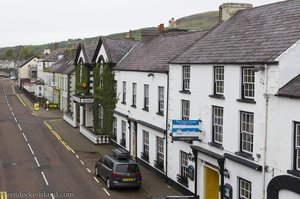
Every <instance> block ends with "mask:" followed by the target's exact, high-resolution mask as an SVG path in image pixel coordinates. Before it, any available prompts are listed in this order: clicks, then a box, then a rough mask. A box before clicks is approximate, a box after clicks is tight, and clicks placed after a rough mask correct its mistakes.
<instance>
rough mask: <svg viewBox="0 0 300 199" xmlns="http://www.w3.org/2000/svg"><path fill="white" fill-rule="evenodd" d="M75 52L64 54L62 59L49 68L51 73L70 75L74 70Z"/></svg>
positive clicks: (69, 51)
mask: <svg viewBox="0 0 300 199" xmlns="http://www.w3.org/2000/svg"><path fill="white" fill-rule="evenodd" d="M75 53H76V51H75V50H68V51H65V52H64V57H63V58H61V59H60V60H59V61H57V62H56V63H54V64H53V65H51V66H50V70H51V72H53V73H62V74H71V73H72V72H73V71H74V70H75V65H74V59H75Z"/></svg>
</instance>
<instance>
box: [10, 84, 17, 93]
mask: <svg viewBox="0 0 300 199" xmlns="http://www.w3.org/2000/svg"><path fill="white" fill-rule="evenodd" d="M11 88H12V90H13V93H14V94H16V91H15V87H14V86H13V85H11Z"/></svg>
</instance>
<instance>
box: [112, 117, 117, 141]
mask: <svg viewBox="0 0 300 199" xmlns="http://www.w3.org/2000/svg"><path fill="white" fill-rule="evenodd" d="M117 124H118V118H117V117H114V123H113V132H112V134H113V136H117V130H118V126H117Z"/></svg>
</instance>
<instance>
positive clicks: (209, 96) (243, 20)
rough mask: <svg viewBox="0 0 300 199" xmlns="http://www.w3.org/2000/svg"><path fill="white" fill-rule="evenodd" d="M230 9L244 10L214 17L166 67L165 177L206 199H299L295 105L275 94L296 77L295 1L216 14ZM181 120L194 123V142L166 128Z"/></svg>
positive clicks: (299, 24)
mask: <svg viewBox="0 0 300 199" xmlns="http://www.w3.org/2000/svg"><path fill="white" fill-rule="evenodd" d="M231 6H234V9H235V10H236V7H238V6H241V8H242V9H244V8H245V7H247V8H248V9H245V10H242V11H239V12H237V13H236V14H235V15H234V16H232V17H231V18H229V19H227V18H226V19H222V18H221V21H223V22H222V23H220V24H219V25H218V26H217V27H215V28H214V29H212V30H211V31H209V32H208V33H207V34H206V35H205V36H204V37H203V38H201V39H200V40H199V41H198V42H197V43H196V44H195V45H193V46H192V47H190V48H189V49H188V50H187V51H185V52H184V53H182V54H181V55H180V56H179V57H177V58H176V59H175V60H173V61H172V62H171V65H170V67H169V107H170V108H169V116H168V123H169V124H171V130H170V132H169V133H170V134H171V135H173V138H171V139H168V140H169V143H168V146H169V148H168V151H169V156H168V160H167V161H168V162H169V168H168V177H169V178H171V180H172V181H174V182H175V184H176V185H178V186H179V187H181V188H183V189H185V190H186V191H187V192H190V193H193V194H194V195H195V196H197V197H200V198H205V199H208V198H221V199H223V198H225V199H227V198H243V199H257V198H268V199H271V198H292V197H294V198H299V195H297V194H299V189H296V188H295V187H299V186H300V181H299V174H298V169H297V164H298V162H297V160H298V159H297V157H298V156H297V154H298V153H297V149H298V148H297V146H298V145H297V144H293V143H294V142H295V138H296V137H297V135H298V134H297V127H298V125H297V124H298V121H299V114H297V111H296V110H295V111H292V110H290V109H295V108H294V106H296V104H297V102H296V103H294V102H292V101H293V100H290V101H289V100H282V99H281V98H280V99H279V98H278V97H277V96H276V95H277V93H278V90H279V89H280V88H281V87H283V86H284V85H285V84H287V83H288V82H289V81H290V80H291V79H293V78H294V77H296V76H297V75H298V74H299V72H300V67H299V63H300V48H299V39H300V12H299V11H300V10H299V8H300V1H299V0H290V1H284V2H279V3H275V4H270V5H265V6H260V7H256V8H251V6H247V5H245V6H243V5H241V4H224V5H223V6H221V7H220V9H221V10H220V13H224V12H223V11H224V9H226V10H225V11H229V13H230V12H231V11H230V7H231ZM221 16H222V15H221ZM223 16H224V14H223ZM279 94H280V93H279ZM283 103H290V104H289V105H287V106H284V104H283ZM288 110H289V111H288ZM288 112H289V113H291V116H288V117H287V115H286V113H288ZM185 120H187V121H190V120H196V121H200V126H199V127H198V128H200V132H199V135H198V138H197V139H195V138H193V139H192V138H191V137H189V136H186V137H184V136H185V135H184V133H183V134H182V137H183V138H184V140H183V138H182V139H181V141H176V140H175V139H174V138H175V137H174V135H175V134H176V133H178V131H177V130H176V129H178V127H177V126H176V128H174V127H173V126H172V122H173V125H174V124H176V123H174V121H185ZM180 128H182V129H183V130H182V132H184V130H185V129H186V128H187V127H186V126H181V127H180ZM188 128H191V127H188ZM174 129H175V130H174ZM279 129H280V130H279ZM295 131H296V133H295ZM182 132H181V133H182ZM283 133H286V135H283ZM270 136H271V137H270ZM295 143H297V142H295ZM279 146H280V147H279ZM293 157H294V159H293ZM295 162H296V163H295ZM287 170H289V171H287ZM280 171H281V172H280ZM277 175H278V177H275V176H277ZM279 175H284V177H280V176H279ZM286 176H288V177H286ZM274 177H275V178H276V179H275V178H274ZM285 178H289V179H292V180H290V181H289V183H288V181H286V180H285ZM273 179H275V180H273ZM282 182H284V183H283V185H282ZM285 183H287V184H285ZM294 183H296V185H295V184H294ZM279 190H288V192H287V193H286V192H283V193H280V194H281V196H280V197H279V196H278V192H277V191H279ZM280 194H279V195H280ZM295 195H296V196H295Z"/></svg>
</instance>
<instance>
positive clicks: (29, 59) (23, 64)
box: [19, 56, 38, 68]
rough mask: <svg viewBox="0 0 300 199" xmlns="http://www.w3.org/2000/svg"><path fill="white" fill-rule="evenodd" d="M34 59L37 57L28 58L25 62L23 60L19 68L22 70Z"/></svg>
mask: <svg viewBox="0 0 300 199" xmlns="http://www.w3.org/2000/svg"><path fill="white" fill-rule="evenodd" d="M34 58H37V59H38V57H37V56H32V57H30V58H28V59H27V60H25V61H24V62H23V63H22V64H20V65H19V68H22V67H23V66H25V65H26V64H27V63H29V62H30V61H31V60H33V59H34Z"/></svg>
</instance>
